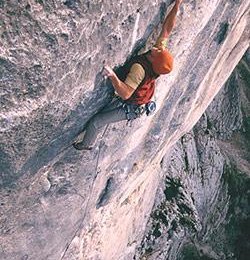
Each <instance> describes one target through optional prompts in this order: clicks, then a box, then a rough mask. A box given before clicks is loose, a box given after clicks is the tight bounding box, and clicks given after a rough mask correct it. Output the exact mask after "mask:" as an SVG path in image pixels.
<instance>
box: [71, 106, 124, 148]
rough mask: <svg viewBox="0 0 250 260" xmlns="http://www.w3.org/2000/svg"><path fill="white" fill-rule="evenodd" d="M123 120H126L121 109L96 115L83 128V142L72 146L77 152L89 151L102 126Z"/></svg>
mask: <svg viewBox="0 0 250 260" xmlns="http://www.w3.org/2000/svg"><path fill="white" fill-rule="evenodd" d="M124 120H127V116H126V113H125V111H124V109H123V108H122V107H119V108H116V109H113V110H111V111H107V112H100V113H98V114H96V115H95V116H94V117H93V118H92V119H90V121H89V123H88V124H87V127H86V128H85V135H84V138H83V141H81V142H79V143H75V144H74V145H73V146H74V147H75V148H76V149H78V150H91V149H92V147H93V146H94V144H95V141H96V139H97V136H98V134H99V133H100V132H101V131H102V130H103V127H104V126H106V125H108V124H111V123H115V122H119V121H124Z"/></svg>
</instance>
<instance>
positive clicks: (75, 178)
mask: <svg viewBox="0 0 250 260" xmlns="http://www.w3.org/2000/svg"><path fill="white" fill-rule="evenodd" d="M171 2H172V1H170V0H166V1H158V0H157V1H151V2H147V3H145V1H143V2H142V1H137V0H132V1H120V2H119V1H118V2H115V3H114V1H99V2H97V1H80V0H64V1H54V0H51V1H43V0H29V1H28V0H24V1H14V0H13V1H4V0H2V1H0V13H1V19H0V25H1V27H0V35H1V45H0V85H1V97H0V107H1V110H0V140H1V141H0V173H1V174H0V187H1V190H0V245H1V246H0V259H8V260H16V259H22V260H24V259H37V260H38V259H41V260H42V259H50V260H54V259H55V260H57V259H62V260H66V259H69V260H72V259H84V260H85V259H93V260H97V259H101V260H110V259H115V260H116V259H128V260H131V259H133V257H134V256H135V257H136V255H140V253H142V254H143V253H145V250H149V249H147V248H146V247H145V248H144V249H142V251H139V248H140V245H141V241H142V240H143V237H144V233H145V230H146V228H148V227H149V226H150V223H151V222H150V221H149V222H148V220H149V219H150V218H149V217H150V214H151V210H152V207H153V205H157V203H156V202H157V201H156V202H155V195H156V192H157V190H158V187H159V184H161V183H163V182H164V183H165V175H166V174H167V175H168V179H167V181H166V185H167V187H169V188H170V189H169V190H168V189H166V191H165V195H164V196H166V197H167V198H168V199H169V201H170V202H171V203H172V201H174V200H175V197H176V196H177V191H178V194H182V202H181V203H182V205H178V203H177V202H176V205H174V204H173V212H172V215H171V218H172V220H171V221H169V220H167V221H168V223H169V224H170V223H171V225H174V226H173V227H172V228H171V230H172V231H170V233H171V234H172V235H171V234H170V236H171V239H172V240H173V237H174V236H175V234H177V233H178V232H175V228H176V230H177V231H180V232H181V233H178V234H181V235H183V234H182V233H183V232H184V231H185V230H187V232H190V234H191V235H190V236H188V235H183V236H182V237H185V239H186V240H185V243H186V244H183V245H181V244H180V241H179V240H178V237H177V238H176V239H175V241H176V242H175V243H172V245H173V247H171V246H169V250H170V251H169V257H170V259H175V257H177V254H183V250H184V251H185V246H189V245H190V246H192V247H193V248H194V250H196V248H198V249H199V248H201V247H202V244H201V240H199V239H197V240H192V241H191V240H190V237H192V234H193V233H195V234H196V233H197V232H198V234H199V236H200V237H201V238H207V239H208V240H210V239H211V237H212V235H213V234H211V233H210V231H211V230H209V232H208V233H207V234H209V235H208V236H206V235H205V233H204V232H205V231H204V230H202V227H203V226H204V223H205V222H206V221H207V222H208V223H212V224H213V223H214V222H213V220H210V219H206V216H205V214H206V212H209V208H208V207H210V206H211V205H212V206H216V205H217V204H216V203H214V204H213V203H212V202H209V203H207V204H204V200H205V198H206V196H205V195H207V196H212V195H213V194H214V192H217V193H218V194H217V195H218V196H222V198H223V199H227V198H228V196H227V194H224V193H220V191H222V190H223V189H220V188H221V187H220V186H219V184H220V182H219V180H220V178H221V176H222V173H221V172H220V173H219V175H217V174H216V173H215V169H214V172H213V171H212V168H211V167H208V169H207V172H206V174H212V173H213V176H211V181H213V182H214V185H218V186H213V189H214V190H206V189H204V190H201V188H204V187H206V188H207V187H210V186H204V185H203V183H200V182H201V180H202V178H200V179H199V181H198V178H197V176H195V175H194V180H193V182H192V185H193V186H192V191H193V196H194V202H193V201H192V196H191V193H190V192H191V191H190V190H186V188H185V187H186V186H185V187H184V186H183V184H185V185H186V183H185V181H187V180H188V179H186V178H185V177H184V176H182V177H181V179H180V180H179V179H178V178H177V175H175V172H174V170H172V173H171V171H169V168H168V167H170V168H171V167H172V168H174V165H172V166H168V165H167V164H166V158H171V155H172V156H173V153H175V154H176V155H178V154H182V156H181V158H180V161H178V160H177V159H176V158H175V159H173V160H174V163H175V161H176V163H177V165H176V167H177V169H178V168H181V167H183V158H184V161H185V163H186V164H185V167H186V168H185V169H186V171H189V170H191V169H197V170H198V171H197V172H196V174H203V171H201V169H200V168H199V167H206V165H202V164H200V166H198V165H196V164H195V163H196V162H198V160H199V159H198V158H200V157H199V156H200V155H199V154H192V153H193V152H195V151H196V150H195V149H194V147H193V146H192V145H193V143H194V138H195V137H197V138H198V135H195V133H191V134H188V135H186V136H184V137H182V136H183V135H184V134H185V133H187V132H189V131H190V130H191V129H192V128H193V126H194V125H195V124H196V122H197V121H198V120H199V118H200V117H201V116H202V114H203V113H204V111H205V110H206V108H207V107H208V106H209V104H210V103H211V102H212V100H213V98H214V97H215V96H216V94H217V93H218V92H219V91H220V89H221V88H222V86H223V85H224V84H225V82H226V81H227V79H228V78H229V76H230V75H231V73H232V71H233V70H234V68H235V66H236V65H237V64H238V63H239V61H240V60H241V58H242V56H243V55H244V53H245V52H246V50H247V49H248V48H249V24H250V22H249V4H250V3H249V1H248V0H247V1H235V0H230V1H226V0H220V1H217V0H216V1H215V0H212V1H211V0H204V1H202V2H199V3H198V2H194V1H190V0H184V2H183V4H182V7H181V9H180V12H179V15H178V20H177V26H176V29H175V30H174V32H173V34H172V35H171V38H170V40H169V48H170V50H171V52H172V53H173V55H174V57H175V67H174V71H173V72H172V73H171V74H170V75H169V76H163V77H161V79H159V80H158V82H157V93H156V100H157V106H158V107H157V112H156V113H155V115H154V116H151V117H148V118H146V117H143V118H140V119H139V120H137V121H135V122H134V123H133V125H132V126H131V127H129V126H126V124H125V123H119V124H115V125H110V126H109V127H108V128H107V129H106V131H105V132H104V133H103V135H102V136H100V138H99V141H98V143H97V145H96V148H95V149H94V150H93V151H91V152H86V153H82V152H79V151H76V150H74V149H73V148H72V147H71V144H72V141H73V140H74V138H75V137H76V136H77V135H78V134H79V132H81V130H82V129H83V127H84V125H85V124H86V122H87V121H88V120H89V119H90V118H91V117H92V116H93V115H94V114H95V113H96V112H98V111H99V110H100V109H102V107H103V106H105V104H107V103H108V102H109V100H110V97H111V95H112V93H113V89H112V87H111V85H110V83H109V82H108V81H107V80H105V79H103V77H102V76H101V70H102V67H103V64H104V63H105V62H106V63H108V64H109V65H111V66H113V67H115V66H119V65H121V64H122V63H123V62H124V61H125V60H126V59H127V58H129V57H130V56H131V55H133V54H135V53H137V52H141V51H144V50H146V49H148V48H150V47H151V46H152V43H153V42H154V40H155V38H156V36H157V33H158V30H159V28H160V26H159V24H160V22H161V21H162V19H163V16H164V15H165V13H166V11H167V10H168V8H169V5H170V3H171ZM236 101H237V100H236ZM216 104H217V105H215V107H211V108H210V109H211V111H212V110H213V109H215V111H217V107H216V106H220V105H218V104H219V103H218V102H217V103H216ZM221 106H222V107H225V106H224V104H222V105H221ZM218 111H219V110H218ZM239 113H240V112H239ZM209 115H210V117H209ZM234 115H235V122H236V124H234V123H232V121H227V123H226V125H227V126H230V130H228V131H225V129H224V126H225V123H223V124H221V123H220V120H221V117H218V118H217V117H216V112H213V111H212V112H211V113H208V114H207V116H203V119H202V121H200V123H199V124H200V130H199V131H200V132H202V131H203V132H204V131H205V132H204V135H205V134H206V136H205V137H204V138H205V139H202V140H200V141H199V140H198V141H199V142H200V143H199V142H198V141H197V142H198V143H199V144H200V146H201V148H202V149H203V146H204V142H205V141H206V140H207V141H208V144H209V147H211V148H213V149H212V150H213V152H214V150H215V148H216V147H217V146H218V147H219V145H218V144H217V141H216V140H215V138H217V136H216V137H215V136H212V137H211V136H210V135H209V134H207V133H206V131H207V129H208V130H209V131H210V129H209V126H208V125H207V124H208V122H210V121H211V122H212V123H211V127H212V128H215V129H218V132H219V133H220V134H221V133H222V134H223V137H224V138H225V140H227V138H229V137H231V136H232V133H233V132H234V131H235V129H239V127H240V126H242V122H243V121H244V120H243V121H241V118H243V117H242V116H241V114H234ZM207 118H209V120H208V119H207ZM225 118H226V120H229V119H228V117H227V116H226V115H225ZM231 118H232V117H230V120H231ZM218 120H219V121H218ZM231 123H232V124H231ZM231 126H232V128H231ZM234 127H235V129H234ZM195 129H198V128H195ZM212 130H213V129H212ZM194 131H198V130H194ZM181 137H182V138H181ZM180 138H181V139H180ZM188 138H190V140H191V141H190V142H189V141H187V140H186V139H188ZM206 138H207V139H206ZM178 140H180V141H178ZM223 140H224V139H223ZM221 143H222V144H223V145H228V144H227V143H226V142H225V141H221ZM175 144H176V146H174V145H175ZM187 145H190V151H191V153H190V156H193V157H194V158H192V159H191V158H187V157H186V155H185V151H186V150H185V149H188V148H187V147H186V146H187ZM230 145H231V144H230ZM172 147H175V148H174V149H175V150H176V149H177V150H178V149H179V148H180V150H178V151H176V152H173V148H172ZM182 147H184V151H183V150H181V148H182ZM226 147H227V146H226ZM230 149H231V148H230ZM175 150H174V151H175ZM203 150H204V151H205V149H203ZM203 150H201V151H203ZM225 150H226V148H225ZM217 152H218V154H217V155H216V156H214V159H215V164H214V165H216V167H218V168H219V169H220V170H221V169H222V168H221V167H223V166H224V165H225V164H224V160H225V159H223V158H225V157H222V155H221V152H220V150H219V148H218V151H217ZM183 153H184V155H183ZM183 156H184V157H183ZM204 156H205V155H204ZM173 158H174V157H173ZM202 158H204V159H205V158H206V157H202ZM219 158H221V160H220V159H219ZM234 158H235V157H234ZM236 161H237V160H236ZM191 163H194V164H195V165H190V164H191ZM228 165H229V164H228ZM241 165H243V164H241ZM190 167H193V168H190ZM235 167H236V166H235ZM163 168H164V169H166V170H167V171H165V170H164V172H165V173H166V174H165V173H163V171H162V169H163ZM236 168H238V167H236ZM232 169H234V168H227V172H229V173H228V174H229V177H228V176H227V177H228V178H229V179H230V178H231V177H230V176H231V174H230V172H231V171H232ZM192 174H193V173H192ZM205 176H206V175H205ZM196 180H197V183H196V182H195V181H196ZM203 181H204V182H205V181H206V180H205V179H204V180H203ZM217 181H218V182H217ZM210 184H212V183H211V182H209V185H210ZM225 185H227V184H225ZM228 185H229V184H228ZM182 186H183V187H182ZM180 189H181V193H180V192H179V191H180ZM209 189H210V188H209ZM163 193H164V191H163ZM204 194H205V195H204ZM175 195H176V196H175ZM178 196H179V195H178ZM156 198H157V200H158V199H159V198H158V196H156ZM213 199H214V200H216V199H217V198H214V197H213ZM174 202H175V201H174ZM174 202H173V203H174ZM185 205H188V208H187V207H186V206H185ZM221 205H225V207H228V206H229V201H224V200H221ZM204 207H205V208H204ZM206 207H207V208H206ZM226 209H227V208H226ZM226 209H225V211H223V212H221V213H223V214H224V213H225V212H226ZM181 211H182V213H181V214H184V216H186V218H184V219H182V221H181V217H182V216H181V215H178V214H179V213H180V212H181ZM155 214H156V216H157V214H158V213H155ZM185 214H186V215H185ZM208 216H211V217H212V216H215V215H208ZM175 217H176V225H175V224H174V222H173V221H174V218H175ZM219 219H222V218H219ZM177 220H178V221H177ZM180 221H181V222H182V223H180ZM147 223H148V225H147ZM179 224H181V227H180V226H179ZM212 224H209V225H212ZM185 225H186V226H188V227H187V228H185V229H184V228H183V227H184V226H185ZM209 225H205V226H207V227H209ZM190 226H192V228H193V231H192V230H191V229H190ZM158 227H159V226H158ZM158 227H157V228H156V231H155V232H156V233H155V234H156V235H157V236H158V235H159V234H160V233H159V232H162V231H161V228H162V226H161V227H159V229H158ZM190 230H191V231H190ZM185 232H186V231H185ZM185 232H184V233H185ZM159 238H160V236H159ZM164 243H165V241H164ZM205 245H206V246H207V245H209V246H210V247H211V248H213V245H212V244H211V243H210V242H208V243H206V244H205ZM174 246H176V248H174ZM179 246H181V247H180V248H184V249H183V250H182V251H181V250H179ZM177 247H178V248H177ZM202 248H203V249H204V248H207V247H202ZM143 250H144V251H143ZM152 250H155V249H154V248H152ZM213 250H214V251H213V252H214V254H215V255H214V257H215V256H217V254H218V252H217V250H216V248H215V249H214V248H213ZM208 251H209V252H208V253H209V254H208V255H209V256H212V251H211V250H208ZM152 252H153V251H152ZM230 252H231V251H230ZM205 253H206V252H205ZM223 254H224V255H226V252H223ZM171 257H172V258H171ZM151 259H154V258H152V257H151Z"/></svg>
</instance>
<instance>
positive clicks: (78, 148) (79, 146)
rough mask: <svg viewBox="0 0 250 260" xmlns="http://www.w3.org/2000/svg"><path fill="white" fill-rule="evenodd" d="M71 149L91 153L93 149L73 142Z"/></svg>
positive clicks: (81, 143)
mask: <svg viewBox="0 0 250 260" xmlns="http://www.w3.org/2000/svg"><path fill="white" fill-rule="evenodd" d="M73 147H74V148H75V149H76V150H87V151H91V150H92V149H93V147H91V146H84V144H83V142H78V143H77V142H75V143H73Z"/></svg>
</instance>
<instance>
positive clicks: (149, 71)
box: [73, 0, 182, 150]
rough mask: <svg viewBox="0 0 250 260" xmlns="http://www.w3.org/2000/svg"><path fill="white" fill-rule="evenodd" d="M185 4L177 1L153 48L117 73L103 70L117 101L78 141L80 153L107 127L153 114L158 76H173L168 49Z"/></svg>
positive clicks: (96, 118)
mask: <svg viewBox="0 0 250 260" xmlns="http://www.w3.org/2000/svg"><path fill="white" fill-rule="evenodd" d="M181 2H182V0H175V3H174V6H173V8H172V9H171V11H170V12H169V14H168V15H167V16H166V18H165V19H164V22H163V25H162V30H161V32H160V35H159V37H158V39H157V41H156V43H155V45H154V46H153V48H152V49H151V50H150V51H148V52H146V53H144V54H141V55H137V56H135V57H134V58H132V59H131V61H130V62H129V63H128V64H126V65H125V66H124V67H122V69H121V70H122V71H121V70H120V72H115V71H114V70H113V69H112V68H111V67H109V66H104V69H103V75H104V76H105V77H108V79H109V80H110V81H111V83H112V85H113V87H114V90H115V94H116V95H115V97H114V98H113V100H112V102H111V103H110V104H108V105H107V106H106V107H105V108H104V109H103V110H102V111H101V112H99V113H97V114H96V115H95V116H94V117H93V118H91V119H90V121H89V122H88V123H87V126H86V127H85V130H84V132H85V133H84V138H83V140H81V141H79V140H77V141H75V142H74V144H73V146H74V148H76V149H78V150H91V149H92V148H93V145H94V143H95V140H96V138H97V136H98V134H99V133H100V131H102V129H103V127H104V126H105V125H108V124H110V123H115V122H119V121H123V120H129V121H131V120H134V119H136V118H138V117H140V116H141V115H142V114H143V113H146V114H147V115H148V114H150V112H152V111H153V110H154V109H155V103H154V102H152V101H151V98H152V96H153V94H154V89H155V79H156V78H158V77H159V75H162V74H167V73H170V72H171V70H172V69H173V57H172V55H171V54H170V52H169V51H168V50H167V48H166V44H167V38H168V37H169V35H170V33H171V31H172V29H173V27H174V25H175V20H176V15H177V11H178V9H179V6H180V4H181Z"/></svg>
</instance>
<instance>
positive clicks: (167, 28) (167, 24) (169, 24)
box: [159, 0, 183, 38]
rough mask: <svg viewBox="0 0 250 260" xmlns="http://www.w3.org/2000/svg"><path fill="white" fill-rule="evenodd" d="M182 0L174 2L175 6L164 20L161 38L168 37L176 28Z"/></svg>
mask: <svg viewBox="0 0 250 260" xmlns="http://www.w3.org/2000/svg"><path fill="white" fill-rule="evenodd" d="M182 1H183V0H175V4H174V6H173V8H172V9H171V11H170V12H169V13H168V15H167V16H166V18H165V20H164V22H163V25H162V30H161V33H160V35H159V38H168V36H169V35H170V33H171V31H172V30H173V28H174V25H175V21H176V15H177V12H178V9H179V7H180V4H181V2H182Z"/></svg>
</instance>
